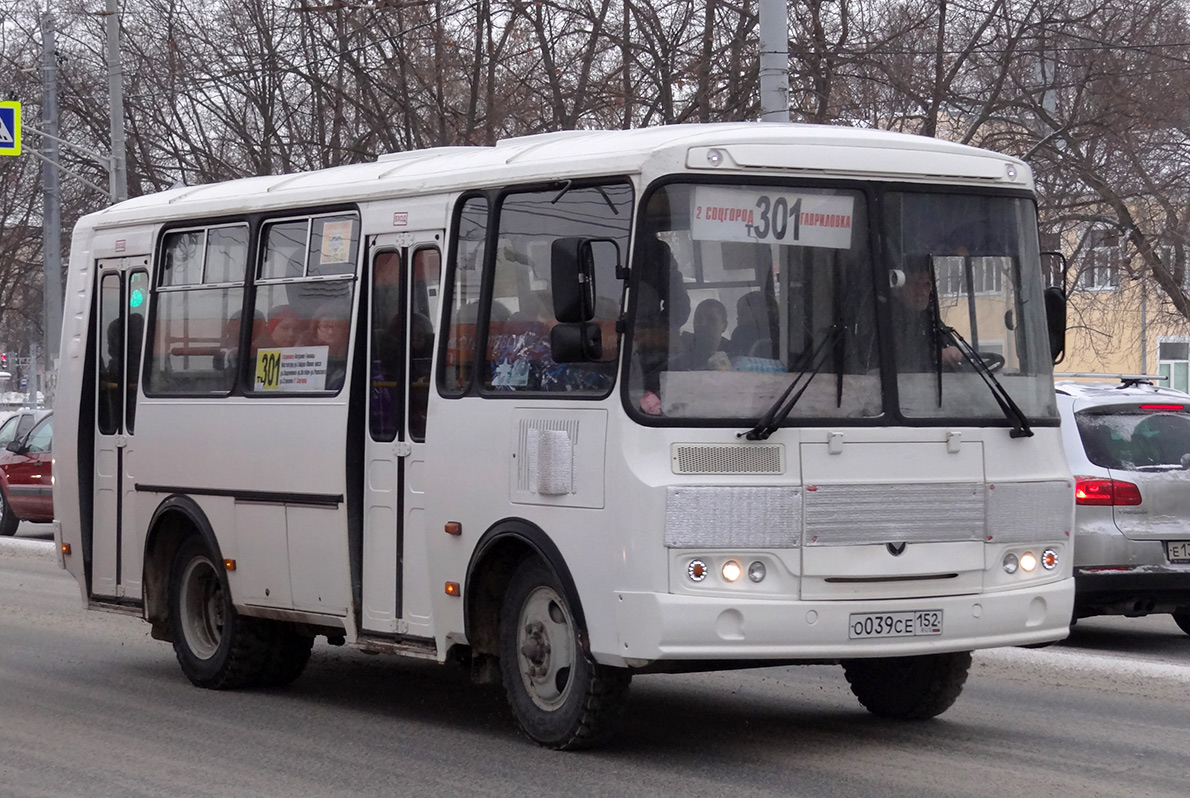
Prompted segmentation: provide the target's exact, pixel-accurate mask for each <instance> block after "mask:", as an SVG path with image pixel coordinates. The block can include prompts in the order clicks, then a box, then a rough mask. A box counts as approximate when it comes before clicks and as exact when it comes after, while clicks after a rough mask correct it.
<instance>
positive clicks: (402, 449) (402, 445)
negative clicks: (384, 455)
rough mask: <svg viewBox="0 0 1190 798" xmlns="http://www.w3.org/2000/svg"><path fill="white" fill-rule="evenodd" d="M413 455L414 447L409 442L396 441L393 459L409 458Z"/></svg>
mask: <svg viewBox="0 0 1190 798" xmlns="http://www.w3.org/2000/svg"><path fill="white" fill-rule="evenodd" d="M411 454H413V447H412V446H411V445H410V444H409V441H396V442H395V443H393V457H408V456H409V455H411Z"/></svg>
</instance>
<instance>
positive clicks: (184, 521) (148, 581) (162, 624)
mask: <svg viewBox="0 0 1190 798" xmlns="http://www.w3.org/2000/svg"><path fill="white" fill-rule="evenodd" d="M192 535H197V536H199V537H200V538H202V540H203V543H204V544H205V546H206V548H207V551H209V552H211V554H212V556H214V557H215V558H216V559H217V560H219V561H221V560H222V555H221V553H220V550H219V541H218V540H217V539H216V537H215V531H214V529H213V528H212V527H211V523H210V521H208V520H207V516H206V513H204V512H203V511H202V508H201V507H199V506H198V504H197V502H195V501H194V500H193V499H191V498H190V497H188V496H180V495H173V496H170V497H168V498H167V499H165V501H163V502H161V504H159V505H158V506H157V509H156V510H155V511H154V512H153V518H152V520H151V521H150V522H149V533H148V535H147V536H146V538H145V553H144V560H143V562H144V573H143V576H142V578H143V585H144V602H145V620H147V621H148V622H149V623H150V624H151V626H152V631H151V634H152V637H153V639H155V640H164V641H166V642H173V639H174V638H173V636H174V628H173V623H172V621H171V618H170V613H169V578H170V572H171V570H172V569H173V563H174V558H175V557H176V556H177V552H178V549H179V548H181V546H182V544H183V542H184V541H185V540H186V539H187V538H189V537H190V536H192Z"/></svg>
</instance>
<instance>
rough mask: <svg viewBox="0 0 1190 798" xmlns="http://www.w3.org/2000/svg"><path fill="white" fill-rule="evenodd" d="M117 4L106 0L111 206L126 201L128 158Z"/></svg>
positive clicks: (112, 0)
mask: <svg viewBox="0 0 1190 798" xmlns="http://www.w3.org/2000/svg"><path fill="white" fill-rule="evenodd" d="M117 3H118V0H107V13H106V20H105V23H106V27H107V91H108V100H109V103H110V107H109V110H108V114H109V116H110V117H111V123H110V124H111V135H112V169H111V187H112V188H111V195H112V202H123V201H124V200H126V199H128V154H127V152H125V146H124V68H123V66H122V65H121V62H120V10H119V8H118V7H117Z"/></svg>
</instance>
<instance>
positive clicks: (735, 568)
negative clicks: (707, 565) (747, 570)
mask: <svg viewBox="0 0 1190 798" xmlns="http://www.w3.org/2000/svg"><path fill="white" fill-rule="evenodd" d="M743 573H744V571H743V569H742V568H740V564H739V563H738V562H736V561H735V560H728V561H727V562H725V563H723V578H724V580H726V581H728V582H734V581H736V580H737V579H739V578H740V576H741V575H742V574H743Z"/></svg>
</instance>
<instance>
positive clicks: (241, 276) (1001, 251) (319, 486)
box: [54, 124, 1073, 748]
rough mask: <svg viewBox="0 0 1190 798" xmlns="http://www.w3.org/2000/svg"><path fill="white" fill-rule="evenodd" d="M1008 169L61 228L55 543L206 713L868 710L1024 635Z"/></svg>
mask: <svg viewBox="0 0 1190 798" xmlns="http://www.w3.org/2000/svg"><path fill="white" fill-rule="evenodd" d="M1044 290H1045V289H1044V280H1043V276H1042V269H1041V264H1040V259H1039V252H1038V237H1037V224H1036V207H1035V201H1034V198H1033V194H1032V177H1031V173H1030V170H1029V168H1028V167H1027V166H1026V165H1025V164H1024V163H1022V162H1021V161H1019V160H1016V159H1013V158H1010V157H1006V156H1003V155H999V154H995V153H991V152H986V151H982V150H977V149H972V148H969V147H963V146H958V145H954V144H948V143H944V142H940V141H936V140H932V139H929V138H923V137H915V136H901V135H895V134H887V133H880V132H872V131H861V130H849V129H836V128H829V127H817V126H796V125H774V124H728V125H705V126H697V125H695V126H673V127H665V128H654V129H642V130H633V131H617V132H592V131H566V132H561V133H555V134H547V135H540V136H531V137H527V138H519V139H513V140H509V141H502V142H500V143H499V144H497V145H495V146H491V147H446V148H440V149H431V150H425V151H420V152H407V153H400V154H394V155H386V156H382V157H380V158H379V159H377V160H376V161H375V162H374V163H363V164H355V165H351V166H343V167H338V168H334V169H327V170H323V171H316V172H310V173H303V174H288V175H276V176H262V177H253V178H248V179H243V180H236V181H231V182H227V183H221V184H216V185H203V186H187V187H176V188H173V189H171V190H169V191H165V192H162V193H159V194H154V195H151V196H144V197H139V198H136V199H132V200H129V201H127V202H123V203H120V204H118V205H115V206H113V207H111V208H107V209H105V210H102V211H99V212H96V213H93V214H91V215H89V216H87V217H86V218H84V219H83V220H82V221H81V222H80V223H79V225H78V227H77V228H76V230H75V234H74V242H73V248H72V252H71V258H70V272H69V280H68V288H67V294H66V303H67V310H66V313H65V323H64V325H63V336H62V341H63V353H62V363H61V371H60V376H59V383H58V385H59V388H58V397H59V398H58V403H57V410H56V413H57V416H56V417H57V430H56V435H57V437H58V440H57V441H55V450H56V455H57V458H58V463H57V465H56V467H55V476H56V480H57V483H56V488H55V497H54V499H55V511H56V514H57V517H58V519H60V533H59V534H60V543H61V549H62V558H63V563H64V566H65V567H66V569H67V570H69V571H70V572H71V573H72V574H73V575H74V576H75V578H76V579H77V580H78V584H79V586H80V588H81V591H82V596H83V599H84V601H85V602H86V604H87V605H88V606H89V607H92V608H96V609H105V610H117V611H125V612H127V613H129V614H134V615H139V616H141V617H143V618H144V619H145V620H146V621H147V622H148V623H149V624H150V625H151V627H152V634H153V636H154V637H155V638H158V639H161V640H167V641H171V642H172V644H173V647H174V650H175V652H176V655H177V659H178V661H179V663H180V664H181V667H182V670H183V672H184V673H185V675H186V676H187V677H188V678H189V679H190V680H191V681H192V682H194V683H195V684H197V685H199V686H203V687H209V688H216V689H222V688H234V687H238V686H243V685H280V684H285V683H288V682H290V681H292V680H293V679H295V678H297V677H298V676H299V674H300V673H301V672H302V669H303V668H304V666H305V665H306V662H307V660H308V659H309V657H310V654H311V645H312V641H313V639H314V638H315V637H317V636H325V637H326V638H327V640H328V641H330V642H332V643H348V644H350V645H353V646H356V647H359V648H362V649H365V650H369V651H387V652H393V653H397V654H404V655H411V656H415V657H423V658H427V659H431V660H436V661H447V660H458V661H462V662H465V663H468V664H469V666H470V668H471V670H472V673H473V674H474V676H475V677H476V678H477V679H479V680H488V681H496V680H502V681H503V684H504V688H505V690H506V692H507V695H508V701H509V704H510V705H511V708H512V713H513V715H514V716H515V718H516V720H517V722H518V723H519V725H520V726H521V728H522V729H523V730H524V731H525V732H526V733H527V734H528V736H529V737H531V738H532V739H534V740H536V741H538V742H539V743H541V744H543V745H547V746H551V747H556V748H571V747H579V746H583V745H589V744H592V743H594V742H597V741H599V740H601V739H603V738H605V737H606V736H607V735H608V734H609V733H610V732H611V731H612V730H613V728H614V724H615V721H616V720H617V718H618V717H620V715H621V714H622V713H621V709H622V707H623V706H624V703H625V699H626V697H627V690H628V685H629V680H630V678H631V676H632V675H633V674H634V673H648V672H656V671H680V670H687V671H688V670H698V669H709V668H719V667H726V666H739V665H744V664H746V665H766V664H781V663H798V662H818V663H821V662H833V663H841V664H842V666H843V670H844V673H845V675H846V678H847V680H848V681H849V682H850V684H851V688H852V690H853V691H854V692H855V694H856V695H857V696H858V698H859V700H860V701H861V702H862V704H863V705H864V706H865V707H867V708H868V709H869V710H871V711H872V712H875V713H877V714H880V715H883V716H889V717H903V718H922V717H931V716H934V715H936V714H938V713H940V712H942V711H944V710H945V709H946V708H947V707H948V706H950V704H951V703H952V702H953V701H954V700H955V698H956V697H957V695H958V693H959V691H960V689H961V688H962V685H963V682H964V680H965V678H966V675H967V670H968V667H969V664H970V662H971V654H970V652H971V651H972V650H974V649H979V648H986V647H991V646H1006V645H1025V644H1039V643H1045V642H1048V641H1053V640H1056V639H1059V638H1061V637H1063V636H1064V635H1065V634H1066V633H1067V629H1068V624H1069V621H1070V617H1071V607H1072V588H1073V583H1072V578H1071V568H1070V561H1071V558H1070V546H1071V541H1070V530H1071V519H1072V510H1073V498H1072V485H1071V480H1070V475H1069V472H1068V470H1067V466H1066V464H1065V459H1064V457H1063V456H1062V448H1061V443H1060V441H1059V436H1058V414H1057V410H1056V407H1055V398H1054V390H1053V383H1052V374H1051V362H1052V356H1051V347H1052V346H1053V345H1054V344H1053V342H1051V340H1050V337H1049V334H1048V332H1047V323H1046V315H1045V310H1044V308H1045V296H1044Z"/></svg>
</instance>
